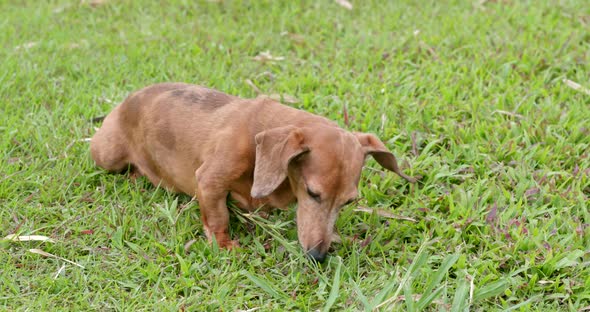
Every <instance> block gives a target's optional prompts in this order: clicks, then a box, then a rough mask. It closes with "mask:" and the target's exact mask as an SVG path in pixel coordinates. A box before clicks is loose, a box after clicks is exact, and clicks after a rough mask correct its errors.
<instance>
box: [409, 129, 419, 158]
mask: <svg viewBox="0 0 590 312" xmlns="http://www.w3.org/2000/svg"><path fill="white" fill-rule="evenodd" d="M411 138H412V153H414V156H416V157H418V155H419V154H418V146H417V145H416V131H414V132H412V135H411Z"/></svg>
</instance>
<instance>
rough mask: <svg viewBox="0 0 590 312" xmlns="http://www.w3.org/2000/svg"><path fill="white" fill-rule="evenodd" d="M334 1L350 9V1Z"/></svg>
mask: <svg viewBox="0 0 590 312" xmlns="http://www.w3.org/2000/svg"><path fill="white" fill-rule="evenodd" d="M336 3H338V4H339V5H340V6H342V7H343V8H345V9H347V10H352V3H350V2H349V1H348V0H336Z"/></svg>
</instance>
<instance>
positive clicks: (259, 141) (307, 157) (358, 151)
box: [251, 126, 415, 262]
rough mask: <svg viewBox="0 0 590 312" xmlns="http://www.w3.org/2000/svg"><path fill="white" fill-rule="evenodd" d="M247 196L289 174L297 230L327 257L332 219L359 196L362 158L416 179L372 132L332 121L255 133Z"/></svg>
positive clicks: (317, 255) (315, 254)
mask: <svg viewBox="0 0 590 312" xmlns="http://www.w3.org/2000/svg"><path fill="white" fill-rule="evenodd" d="M255 140H256V164H255V168H254V183H253V186H252V191H251V195H252V197H254V198H260V197H264V196H268V195H269V194H270V193H272V192H273V191H274V190H275V189H276V188H277V187H278V186H279V185H280V184H281V183H282V182H283V181H284V180H285V179H287V178H288V179H289V182H290V184H291V188H292V190H293V193H294V194H295V196H296V197H297V202H298V208H297V233H298V237H299V242H300V243H301V245H302V246H303V248H304V250H305V251H306V252H307V253H308V255H309V256H310V257H312V258H314V259H315V260H317V261H320V262H321V261H323V260H324V259H325V256H326V253H327V251H328V248H329V247H330V243H331V239H332V235H333V229H334V223H335V222H336V218H337V217H338V212H339V211H340V209H341V208H342V207H343V206H346V205H347V204H349V203H351V202H352V201H353V200H354V199H355V198H356V197H357V196H358V183H359V179H360V175H361V169H362V167H363V164H364V161H365V157H366V156H367V155H372V156H373V157H374V158H375V160H376V161H377V162H378V163H379V164H381V166H383V167H384V168H387V169H389V170H391V171H394V172H395V173H397V174H399V175H400V176H402V177H403V178H404V179H406V180H408V181H410V182H415V179H414V178H412V177H409V176H407V175H405V174H404V173H403V172H401V170H400V169H399V167H398V165H397V161H396V159H395V156H393V154H392V153H391V152H390V151H389V150H387V148H386V147H385V145H384V144H383V142H381V140H379V139H378V138H377V137H376V136H375V135H373V134H367V133H351V132H348V131H345V130H343V129H340V128H337V127H331V126H314V127H302V128H298V127H295V126H285V127H280V128H275V129H271V130H267V131H264V132H261V133H259V134H258V135H256V138H255Z"/></svg>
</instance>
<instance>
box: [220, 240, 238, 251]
mask: <svg viewBox="0 0 590 312" xmlns="http://www.w3.org/2000/svg"><path fill="white" fill-rule="evenodd" d="M219 247H221V248H225V249H227V250H232V249H234V248H239V247H240V243H239V242H238V240H237V239H236V240H227V241H225V242H223V243H221V244H219Z"/></svg>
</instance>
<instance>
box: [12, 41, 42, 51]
mask: <svg viewBox="0 0 590 312" xmlns="http://www.w3.org/2000/svg"><path fill="white" fill-rule="evenodd" d="M38 44H39V42H34V41H31V42H27V43H24V44H21V45H17V46H16V47H14V50H16V51H18V50H21V49H30V48H32V47H34V46H36V45H38Z"/></svg>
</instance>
